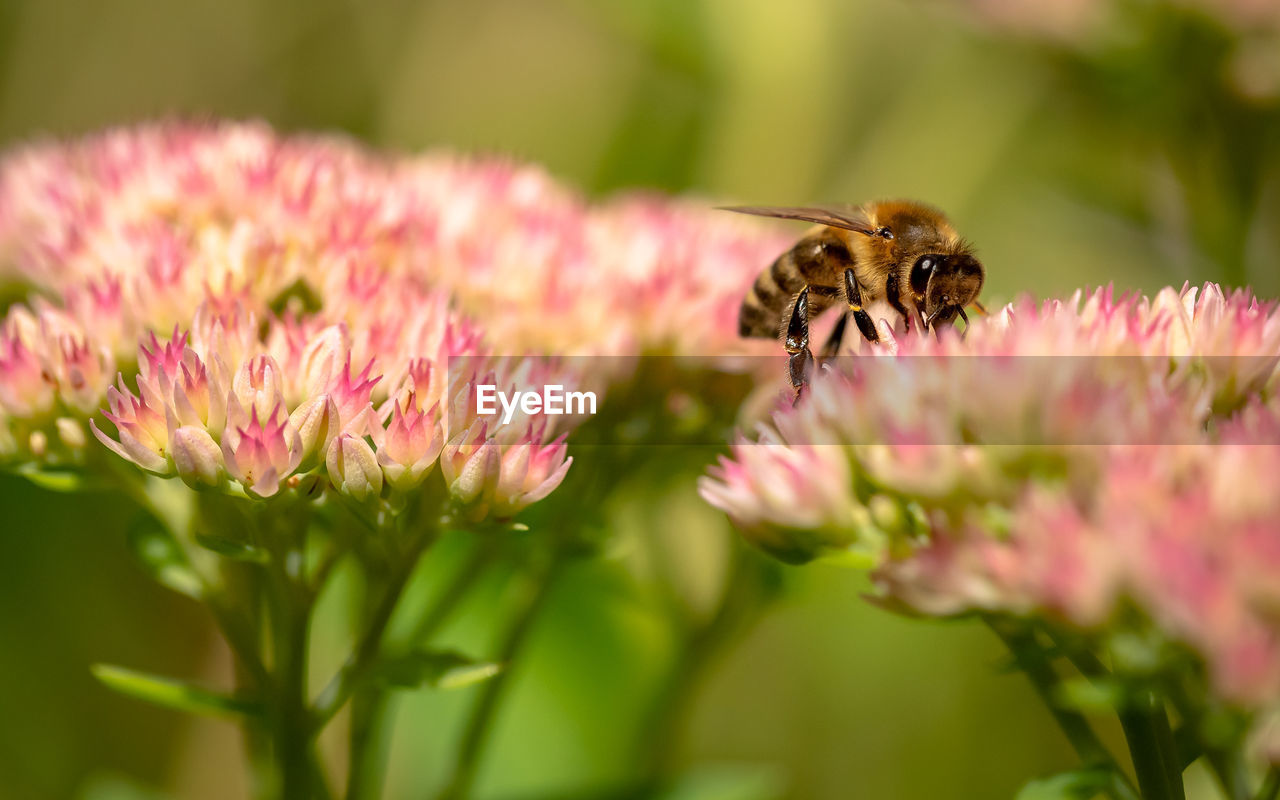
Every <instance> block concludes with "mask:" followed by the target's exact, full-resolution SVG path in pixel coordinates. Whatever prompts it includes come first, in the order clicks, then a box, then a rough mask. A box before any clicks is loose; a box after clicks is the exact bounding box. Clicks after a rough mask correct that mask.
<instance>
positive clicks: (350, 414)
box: [90, 296, 572, 517]
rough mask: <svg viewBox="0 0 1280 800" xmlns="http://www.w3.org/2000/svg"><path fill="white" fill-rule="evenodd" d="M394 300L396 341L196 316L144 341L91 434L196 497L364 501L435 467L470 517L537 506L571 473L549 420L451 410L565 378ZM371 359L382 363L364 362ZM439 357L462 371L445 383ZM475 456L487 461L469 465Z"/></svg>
mask: <svg viewBox="0 0 1280 800" xmlns="http://www.w3.org/2000/svg"><path fill="white" fill-rule="evenodd" d="M400 302H401V303H402V306H403V309H402V310H403V311H404V312H406V313H405V315H404V316H405V318H406V319H412V320H414V322H413V324H412V326H410V331H409V332H406V331H400V332H399V333H400V335H399V336H397V337H391V338H388V337H387V336H386V332H385V331H374V330H373V328H372V326H371V325H366V326H364V327H361V328H358V329H355V332H354V333H353V332H352V329H351V328H349V327H348V325H347V323H346V322H339V323H336V324H324V323H323V322H321V321H320V319H319V318H318V317H312V318H308V319H306V320H301V321H300V320H296V319H291V318H287V317H285V318H282V317H275V316H271V317H268V318H266V319H265V320H263V322H264V323H265V330H266V333H265V335H263V336H260V335H259V330H260V329H261V326H260V324H259V320H258V319H257V318H255V317H254V315H252V314H250V313H247V312H244V311H243V310H241V309H234V310H232V311H230V312H228V313H225V314H220V313H217V312H214V311H211V310H210V307H209V306H207V305H206V306H202V307H201V308H200V309H199V310H198V311H197V312H196V314H195V319H194V324H193V326H192V328H191V329H190V330H189V331H175V332H174V334H173V336H172V337H171V338H169V339H168V340H164V341H162V340H160V339H159V338H158V337H156V336H155V335H154V334H151V335H149V336H148V337H147V339H146V340H145V341H144V342H143V344H142V345H141V346H140V348H139V354H138V375H137V379H136V391H135V390H133V389H130V387H129V386H128V385H127V383H126V381H125V380H124V378H123V377H121V378H120V380H119V382H118V385H116V386H112V387H110V388H108V389H107V400H108V404H109V411H107V412H106V413H105V416H106V418H107V420H109V421H110V422H111V423H112V424H113V425H114V426H115V429H116V436H115V437H112V436H109V435H108V434H106V433H104V432H103V431H102V430H101V429H99V428H98V426H97V425H96V423H94V422H91V423H90V424H91V425H92V426H93V432H94V434H95V435H96V436H97V438H98V439H99V441H101V442H102V443H103V444H104V445H106V446H107V447H108V448H110V449H111V450H112V451H114V452H115V453H116V454H117V455H119V456H121V457H122V458H125V459H127V460H129V461H132V462H133V463H135V464H137V465H138V466H139V467H141V468H143V469H145V470H147V471H148V472H152V473H155V474H157V475H163V476H170V475H177V476H178V477H181V478H182V479H183V480H184V481H186V482H187V483H189V484H191V485H192V486H201V485H203V486H209V487H224V488H225V487H227V486H228V485H229V484H230V482H232V481H234V482H235V483H236V484H238V486H239V487H240V488H241V489H243V491H245V492H247V493H249V494H251V495H254V496H257V497H271V496H273V495H275V494H277V493H279V492H280V491H281V490H282V489H283V488H285V487H290V488H292V487H297V486H299V485H301V484H302V481H301V476H302V475H304V474H307V473H312V472H318V473H323V474H324V475H325V476H327V478H328V480H329V483H330V484H331V485H332V486H333V487H334V489H336V490H337V491H339V492H341V493H343V494H345V495H347V496H349V497H351V498H353V499H355V500H356V501H358V502H366V501H371V500H375V499H377V498H379V497H381V496H383V495H384V494H394V493H405V492H409V491H412V490H414V489H415V488H417V487H418V486H419V485H420V484H421V483H422V481H423V480H425V479H426V478H427V476H428V475H429V474H430V473H431V471H432V469H433V468H434V467H435V466H436V464H437V462H439V463H440V467H441V471H442V473H443V474H444V478H445V483H446V485H447V486H448V488H449V490H450V492H451V494H452V495H453V497H454V499H455V500H456V501H458V502H459V503H460V504H461V505H462V506H463V507H465V508H466V509H468V510H469V511H470V512H471V513H473V515H474V516H477V517H481V516H485V515H488V514H493V515H495V516H498V517H508V516H510V515H511V514H513V513H515V512H516V511H519V510H520V509H521V508H524V507H525V506H527V505H529V504H530V503H532V502H534V501H536V500H538V499H541V498H542V497H544V496H546V495H547V494H548V493H549V492H550V491H551V490H552V489H554V488H555V487H556V486H558V485H559V484H560V482H561V480H563V478H564V476H565V473H566V472H567V470H568V468H569V464H570V463H572V459H571V458H567V457H566V453H565V445H564V442H563V440H562V439H561V440H559V441H555V442H552V443H544V442H543V441H542V436H543V435H544V434H545V433H546V431H547V429H548V427H549V425H550V422H549V420H548V419H547V418H544V417H534V418H526V419H521V420H519V421H512V422H511V423H510V424H509V425H507V426H506V427H501V426H499V427H500V428H501V429H499V430H490V429H488V428H486V427H484V426H483V425H480V426H478V427H477V426H476V425H475V424H473V420H472V419H469V418H467V417H466V416H465V415H463V416H461V417H452V416H451V414H450V413H449V409H450V407H451V406H452V407H455V408H459V409H461V408H464V407H465V404H466V398H467V397H468V396H469V393H470V391H471V387H472V386H473V384H474V383H475V382H476V381H477V380H486V381H494V382H496V381H503V380H511V379H513V378H512V374H513V372H517V371H518V372H520V373H521V375H520V379H521V380H527V381H530V382H533V381H540V380H553V379H559V380H565V379H566V378H564V377H563V376H562V375H561V376H560V377H559V378H556V377H554V376H553V373H552V371H551V367H550V365H549V364H548V363H546V362H542V361H539V360H536V359H523V360H519V361H515V362H510V361H505V360H493V359H490V358H487V357H485V356H484V355H483V354H482V352H481V351H480V350H478V349H477V347H476V342H477V337H476V336H475V335H474V332H472V331H470V330H469V327H468V325H467V323H465V322H463V321H460V320H459V319H458V318H457V317H456V316H455V315H453V314H451V313H450V312H448V311H447V309H445V307H444V306H443V304H442V303H440V302H438V299H437V298H431V297H422V298H417V301H416V302H415V301H414V299H413V298H411V297H409V296H401V300H400ZM371 331H372V333H371ZM371 350H372V351H376V352H377V355H376V356H374V357H371V358H369V359H367V360H364V359H363V358H362V357H361V355H360V354H362V353H365V352H369V351H371ZM449 358H461V359H466V366H465V367H464V368H459V369H455V370H453V372H454V373H455V374H454V375H453V376H449V375H441V374H440V371H442V370H444V369H446V366H447V360H448V359H449ZM384 365H385V366H384ZM482 365H484V366H488V367H489V371H488V372H486V373H484V374H483V375H481V374H480V373H479V372H478V370H479V369H480V368H481V366H482ZM477 452H480V453H483V454H484V457H483V458H473V457H472V456H473V454H474V453H477ZM482 495H483V497H482ZM481 499H482V500H483V502H482V503H478V501H480V500H481Z"/></svg>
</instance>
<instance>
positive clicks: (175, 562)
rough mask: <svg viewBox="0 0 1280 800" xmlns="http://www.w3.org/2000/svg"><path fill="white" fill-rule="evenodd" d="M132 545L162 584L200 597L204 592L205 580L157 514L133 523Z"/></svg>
mask: <svg viewBox="0 0 1280 800" xmlns="http://www.w3.org/2000/svg"><path fill="white" fill-rule="evenodd" d="M129 546H130V547H131V548H132V549H133V553H134V555H135V556H137V558H138V561H140V562H141V563H142V566H143V568H144V569H146V570H147V572H148V573H149V574H150V575H151V577H152V578H154V579H155V580H156V581H157V582H158V583H160V585H162V586H167V587H168V588H170V589H172V590H174V591H175V592H178V593H179V594H185V595H186V596H187V597H193V598H195V599H197V600H199V599H200V597H201V596H202V595H203V593H204V583H203V582H202V581H201V580H200V576H199V575H197V574H196V571H195V570H194V569H192V567H191V562H190V561H189V560H187V554H186V552H185V551H184V550H183V549H182V545H180V544H179V543H178V540H177V539H175V538H173V534H171V533H169V531H168V530H166V529H165V528H164V526H162V525H161V524H160V523H159V522H157V521H156V519H155V518H154V517H152V516H150V515H144V516H143V517H141V518H139V520H138V521H137V522H136V523H134V525H133V527H132V528H130V529H129Z"/></svg>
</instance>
